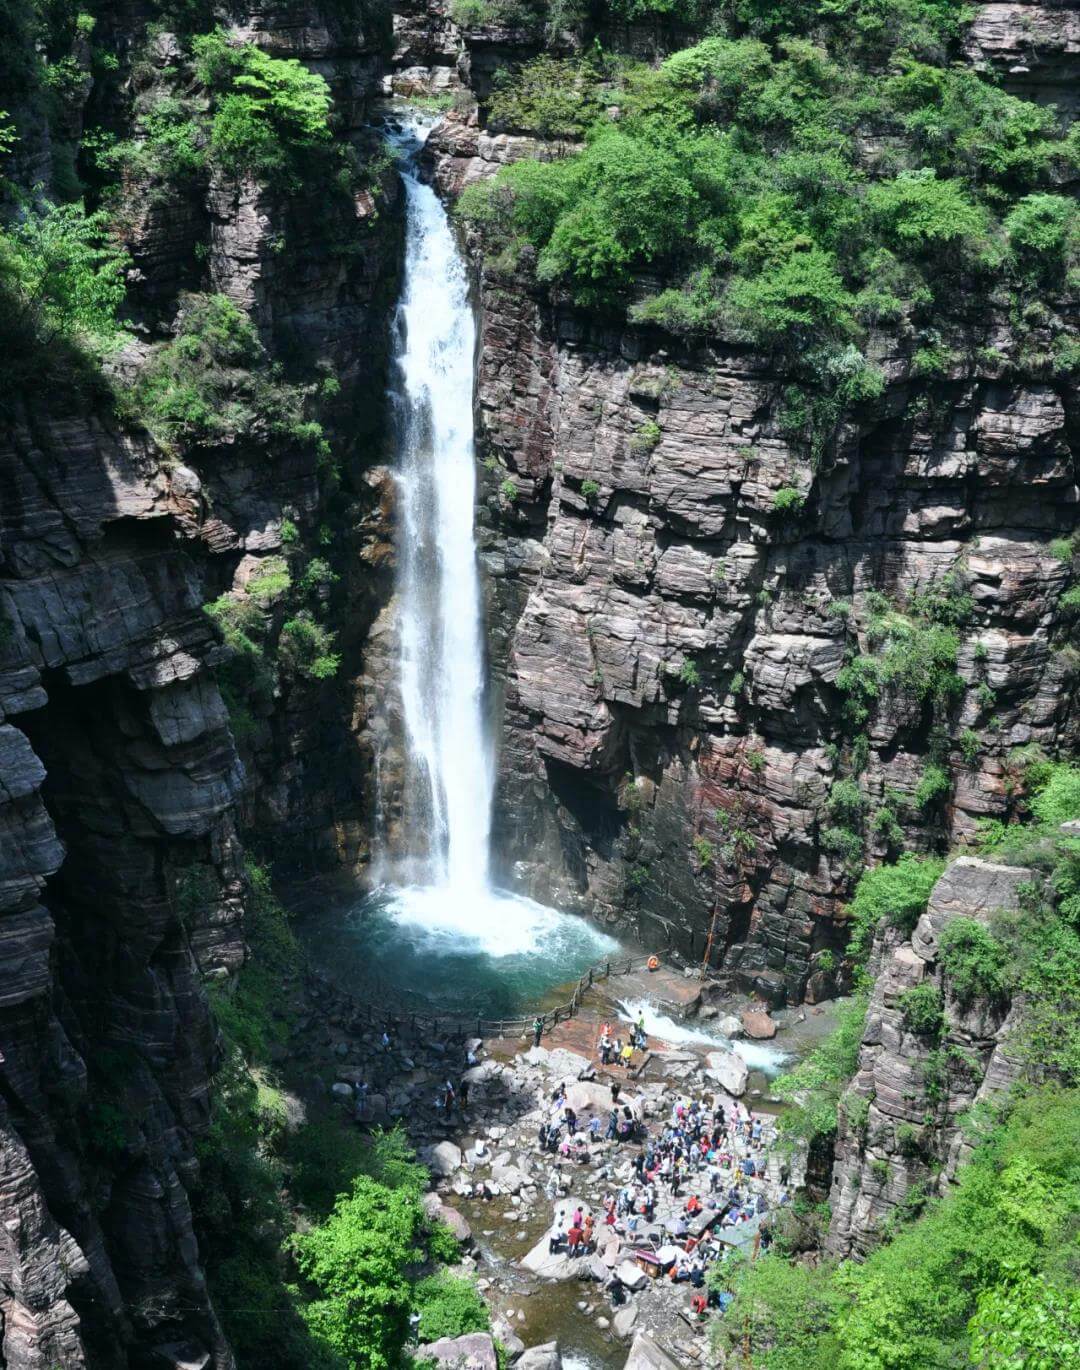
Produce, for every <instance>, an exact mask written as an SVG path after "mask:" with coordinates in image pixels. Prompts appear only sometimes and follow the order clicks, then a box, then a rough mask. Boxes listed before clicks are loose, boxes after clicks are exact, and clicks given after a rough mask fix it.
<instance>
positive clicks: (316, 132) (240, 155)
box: [192, 29, 330, 185]
mask: <svg viewBox="0 0 1080 1370" xmlns="http://www.w3.org/2000/svg"><path fill="white" fill-rule="evenodd" d="M192 48H193V51H194V53H195V62H196V72H197V74H198V77H199V79H200V81H202V83H203V84H204V85H206V86H207V87H209V89H210V90H212V91H213V92H214V94H215V102H214V117H213V122H212V125H211V130H210V149H211V153H212V155H213V157H214V159H215V160H216V161H217V162H218V164H219V165H220V166H221V167H222V168H223V169H224V170H225V171H227V172H229V173H231V174H233V175H243V174H245V173H250V174H252V175H255V176H258V177H260V178H262V179H265V180H269V181H276V182H279V183H286V184H292V185H296V184H299V183H300V182H301V181H302V180H303V177H304V171H305V164H304V159H305V158H306V157H309V156H310V155H311V154H312V153H315V152H318V151H319V150H320V149H322V148H323V147H325V146H326V144H328V143H329V141H330V125H329V115H330V89H329V87H328V86H327V84H326V82H325V80H324V79H323V78H322V77H321V76H319V75H317V74H316V73H315V72H311V71H308V69H307V68H306V67H305V66H303V65H302V63H300V62H298V61H296V59H295V58H292V57H290V58H286V59H282V58H279V57H271V56H270V55H269V54H268V53H265V52H263V51H262V50H261V49H260V48H257V47H255V46H254V45H252V44H250V43H244V44H241V45H237V44H234V43H232V42H231V41H230V39H229V36H228V34H227V33H226V32H225V31H224V30H223V29H215V30H214V31H213V32H212V33H208V34H202V35H199V36H198V37H196V38H195V39H194V40H193V42H192Z"/></svg>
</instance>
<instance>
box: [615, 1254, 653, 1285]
mask: <svg viewBox="0 0 1080 1370" xmlns="http://www.w3.org/2000/svg"><path fill="white" fill-rule="evenodd" d="M615 1273H616V1275H618V1277H619V1282H620V1284H625V1285H626V1287H627V1289H644V1288H645V1286H646V1285H647V1284H648V1283H649V1277H648V1275H646V1273H645V1271H644V1270H642V1268H641V1266H640V1265H635V1264H634V1262H633V1261H630V1260H627V1261H623V1262H622V1264H621V1265H620V1266H619V1268H618V1269H617V1270H616V1271H615Z"/></svg>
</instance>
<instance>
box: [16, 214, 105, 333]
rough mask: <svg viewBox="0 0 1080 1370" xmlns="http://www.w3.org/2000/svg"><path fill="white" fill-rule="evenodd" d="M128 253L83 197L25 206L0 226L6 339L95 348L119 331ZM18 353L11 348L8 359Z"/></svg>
mask: <svg viewBox="0 0 1080 1370" xmlns="http://www.w3.org/2000/svg"><path fill="white" fill-rule="evenodd" d="M127 265H128V257H127V254H126V253H125V252H124V250H123V248H122V247H121V246H120V245H119V244H118V243H117V242H116V241H115V240H114V239H113V237H112V236H111V234H110V230H109V223H108V219H107V217H106V216H105V215H104V214H103V213H101V212H98V213H93V214H88V213H86V211H85V210H84V209H83V208H82V206H81V205H76V204H66V205H51V204H44V205H42V206H41V207H35V206H29V205H27V206H25V207H24V208H23V209H22V210H21V212H20V215H19V217H18V218H17V220H16V221H15V222H14V223H13V224H11V225H10V226H9V227H8V228H6V229H5V230H3V231H0V291H2V292H3V296H4V308H3V310H2V315H3V321H2V322H0V342H2V343H4V344H5V347H6V346H7V345H10V346H12V347H18V346H20V344H19V339H20V338H21V339H23V342H22V347H23V348H24V347H25V343H26V342H28V341H31V340H33V341H34V342H35V343H37V345H39V346H43V347H45V346H49V345H50V344H52V343H53V342H54V341H55V340H56V339H57V338H63V339H70V340H75V341H81V342H83V343H85V344H87V345H89V346H90V347H92V348H94V349H98V350H100V349H102V348H106V347H108V346H110V345H111V344H113V343H114V342H115V341H117V340H118V337H119V332H120V329H119V325H118V323H117V313H118V311H119V309H120V306H121V305H122V304H123V301H124V293H125V285H124V272H125V270H126V268H127ZM14 356H15V354H14V353H12V354H10V357H9V360H13V359H14Z"/></svg>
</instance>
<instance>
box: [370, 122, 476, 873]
mask: <svg viewBox="0 0 1080 1370" xmlns="http://www.w3.org/2000/svg"><path fill="white" fill-rule="evenodd" d="M393 136H394V140H395V141H396V142H397V144H398V146H399V148H401V149H402V151H403V152H404V153H405V157H404V158H403V161H402V182H403V185H404V188H405V200H406V236H405V268H404V280H403V285H402V293H401V300H400V303H399V305H398V312H397V321H396V332H397V355H396V362H397V376H398V387H397V395H396V400H397V403H396V410H397V415H398V442H399V447H398V482H399V508H400V538H399V554H398V603H399V616H400V617H399V633H400V688H401V703H402V712H403V716H404V724H405V733H406V742H407V751H408V757H409V762H410V772H411V775H410V783H409V785H408V786H407V790H408V792H407V793H406V795H405V796H404V805H405V819H406V838H407V842H408V846H409V848H410V851H411V852H412V853H413V854H414V856H417V855H418V856H419V870H418V874H419V875H420V877H421V879H422V880H423V881H424V883H425V884H432V885H437V886H442V887H444V888H445V889H446V890H447V892H448V894H450V895H451V896H452V897H453V898H455V899H460V898H462V897H463V896H464V897H468V896H472V897H476V896H477V895H479V894H481V893H482V892H483V891H485V890H486V888H487V877H488V834H489V828H490V819H491V796H492V764H491V755H490V748H489V744H488V737H487V729H486V726H485V718H484V694H485V691H484V637H483V628H482V611H481V599H480V579H479V574H478V571H477V565H476V547H475V542H474V538H473V506H474V503H475V496H476V481H475V470H474V455H473V415H472V394H473V348H474V343H475V336H474V334H475V329H474V323H473V315H472V309H471V307H470V303H469V290H468V278H467V276H466V272H465V266H464V263H463V261H462V259H461V254H460V253H459V252H458V249H457V245H456V243H455V242H454V237H453V234H452V232H451V229H450V224H449V222H448V220H447V216H446V212H445V210H444V209H443V207H442V204H441V203H440V201H439V198H438V196H437V195H436V194H435V192H434V191H433V190H432V188H431V187H430V186H427V185H424V184H423V183H422V182H421V181H420V179H419V176H418V175H417V170H416V154H417V152H418V151H419V149H420V148H421V147H422V145H423V140H424V137H425V136H426V132H425V130H423V129H422V128H421V127H419V126H418V125H417V124H407V125H406V126H405V128H404V130H403V131H402V132H401V133H398V134H396V135H393Z"/></svg>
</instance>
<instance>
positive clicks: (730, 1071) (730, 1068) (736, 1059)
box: [705, 1051, 750, 1099]
mask: <svg viewBox="0 0 1080 1370" xmlns="http://www.w3.org/2000/svg"><path fill="white" fill-rule="evenodd" d="M705 1060H706V1062H707V1063H708V1066H707V1069H706V1071H705V1074H706V1075H708V1077H709V1078H710V1079H711V1080H715V1081H716V1083H717V1084H718V1085H719V1086H720V1088H721V1089H723V1090H725V1091H726V1092H727V1093H728V1094H730V1095H731V1096H732V1097H733V1098H735V1099H739V1098H741V1097H742V1095H744V1094H745V1093H746V1086H747V1083H748V1082H749V1079H750V1071H749V1069H748V1067H747V1064H746V1062H745V1061H744V1060H743V1058H742V1057H741V1056H736V1054H735V1052H733V1051H710V1052H709V1053H708V1055H707V1056H706V1057H705Z"/></svg>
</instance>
